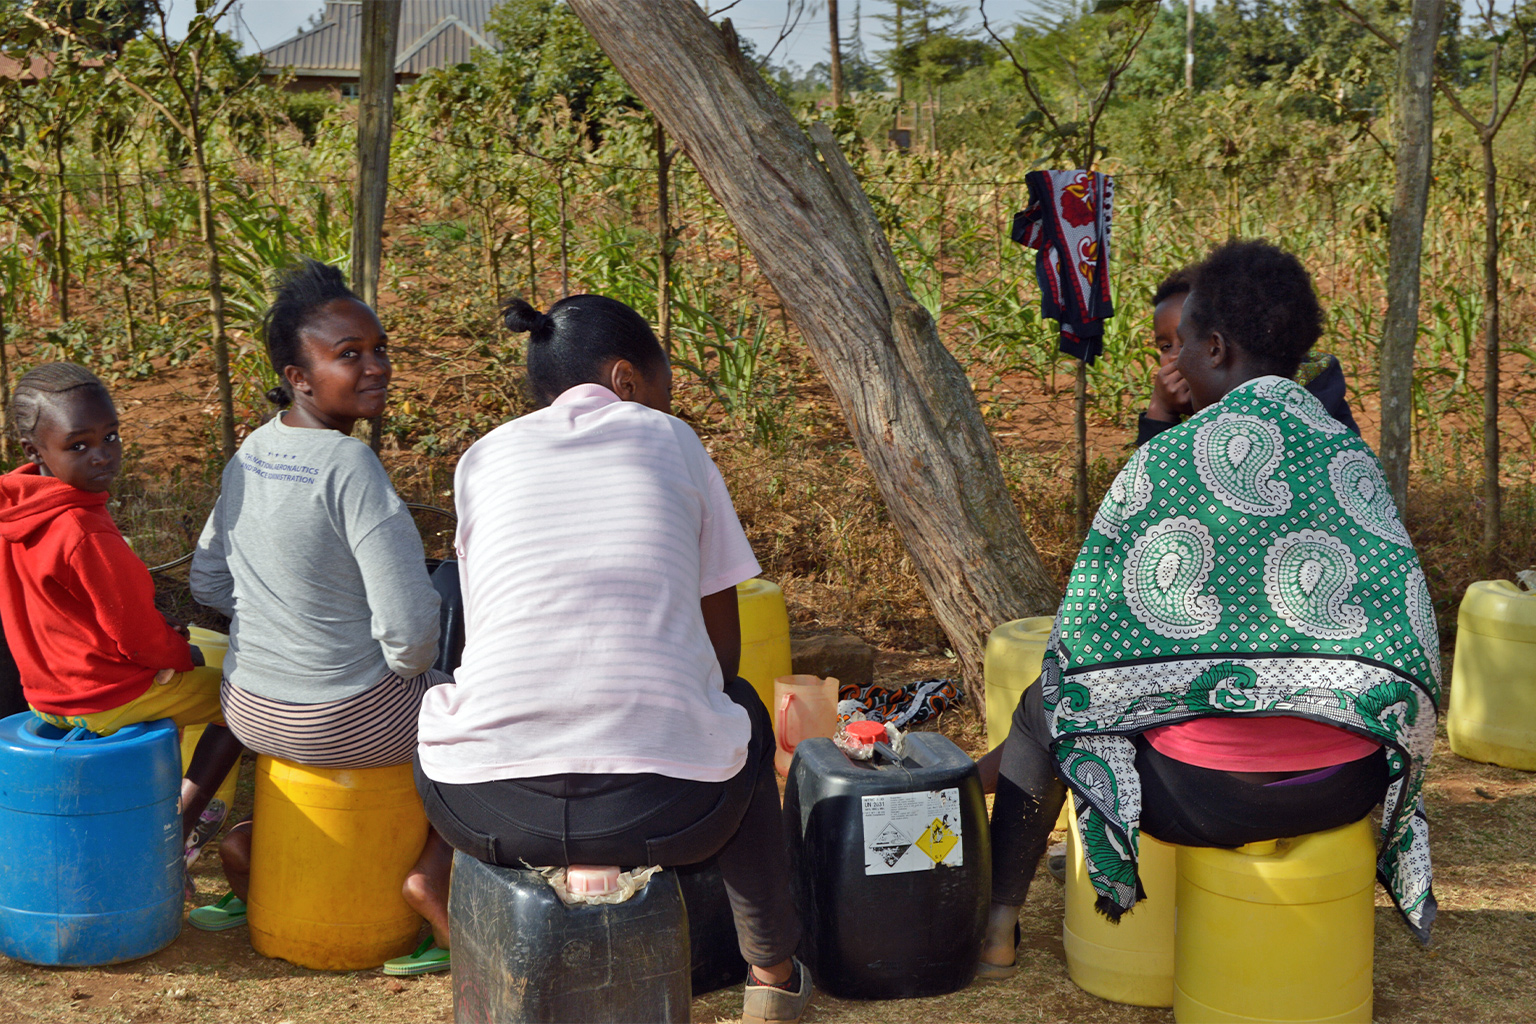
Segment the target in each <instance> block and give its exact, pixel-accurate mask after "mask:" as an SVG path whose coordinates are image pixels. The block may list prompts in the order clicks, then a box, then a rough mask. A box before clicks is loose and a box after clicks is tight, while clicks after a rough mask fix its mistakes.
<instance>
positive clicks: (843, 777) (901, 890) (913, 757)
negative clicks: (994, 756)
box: [455, 732, 992, 999]
mask: <svg viewBox="0 0 1536 1024" xmlns="http://www.w3.org/2000/svg"><path fill="white" fill-rule="evenodd" d="M904 755H905V756H903V757H897V756H896V755H895V754H894V753H893V752H892V751H891V749H890V748H889V747H887V746H886V745H885V744H883V743H882V744H877V745H876V753H875V756H874V758H873V759H872V760H870V761H855V760H851V759H850V758H849V757H848V756H847V755H846V754H844V753H843V752H842V751H841V750H839V749H838V748H837V747H836V746H835V745H834V744H833V743H832V741H831V740H829V739H823V738H819V737H818V738H814V739H807V740H802V741H801V742H800V744H799V746H797V747H796V748H795V759H794V761H793V763H791V765H790V767H789V782H788V785H787V788H786V789H785V792H784V822H785V828H786V829H788V831H789V846H790V877H791V879H792V881H793V885H794V894H795V904H796V907H797V908H798V910H799V911H800V920H801V922H802V923H803V924H804V926H805V938H804V940H803V941H802V943H801V959H803V960H804V961H805V962H806V963H807V964H808V965H809V966H810V968H811V976H812V977H814V978H815V979H816V984H817V986H818V987H821V988H825V989H826V991H828V992H830V993H831V994H832V995H835V996H841V997H843V998H847V999H902V998H907V997H912V996H937V995H943V994H945V993H948V992H954V991H957V990H959V989H962V988H964V987H965V986H966V985H968V984H970V982H971V979H972V977H974V975H975V973H976V959H977V957H978V955H979V954H980V952H981V940H982V936H983V932H984V929H985V927H986V920H987V908H988V905H989V904H990V902H991V899H992V844H991V839H990V836H989V833H988V830H987V805H986V799H985V797H983V795H982V792H981V779H980V777H979V776H978V775H977V773H976V764H975V762H974V761H972V760H971V759H970V758H969V757H966V756H965V753H964V752H963V751H961V750H960V748H959V747H957V746H955V744H954V743H953V742H951V741H950V740H949V738H948V737H945V736H942V735H940V734H938V733H933V732H913V733H908V734H907V736H906V747H905V750H904ZM455 941H457V940H455Z"/></svg>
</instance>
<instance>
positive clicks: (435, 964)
mask: <svg viewBox="0 0 1536 1024" xmlns="http://www.w3.org/2000/svg"><path fill="white" fill-rule="evenodd" d="M448 966H449V965H448V950H446V949H441V948H439V947H438V945H437V940H436V939H434V938H432V937H431V936H430V935H429V936H427V938H426V939H425V940H423V941H422V944H421V945H419V946H417V947H416V952H414V953H411V954H410V955H409V956H397V957H395V958H394V959H393V960H386V961H384V973H385V974H394V975H397V976H400V977H408V976H410V975H412V974H432V973H434V972H436V971H446V970H447V969H448Z"/></svg>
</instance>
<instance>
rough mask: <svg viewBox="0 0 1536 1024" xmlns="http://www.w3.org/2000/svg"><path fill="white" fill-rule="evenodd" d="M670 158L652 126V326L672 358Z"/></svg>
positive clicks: (659, 130)
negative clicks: (655, 243) (657, 329)
mask: <svg viewBox="0 0 1536 1024" xmlns="http://www.w3.org/2000/svg"><path fill="white" fill-rule="evenodd" d="M671 167H672V155H671V154H670V153H668V152H667V130H666V129H665V128H663V127H662V126H661V122H660V121H657V122H656V221H657V223H656V233H657V235H658V236H659V238H660V242H661V244H660V245H659V246H658V247H657V250H656V324H657V326H659V327H660V328H661V346H662V348H664V349H666V350H667V355H668V356H670V355H671V354H672V205H671V204H672V185H671V181H670V179H669V177H668V174H669V172H670V170H671Z"/></svg>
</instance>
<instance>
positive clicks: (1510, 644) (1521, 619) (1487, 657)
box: [1445, 580, 1536, 772]
mask: <svg viewBox="0 0 1536 1024" xmlns="http://www.w3.org/2000/svg"><path fill="white" fill-rule="evenodd" d="M1445 731H1446V732H1447V733H1449V734H1450V739H1451V749H1452V750H1454V751H1455V752H1456V753H1458V754H1460V755H1461V756H1462V757H1465V758H1467V759H1468V760H1471V761H1483V762H1486V763H1489V764H1500V765H1503V766H1504V767H1506V768H1518V769H1520V770H1521V771H1527V772H1529V771H1536V593H1532V592H1531V591H1528V590H1521V589H1520V588H1519V587H1517V586H1515V585H1514V584H1513V583H1510V582H1509V581H1508V580H1483V581H1482V582H1480V583H1474V584H1472V585H1471V586H1470V587H1468V588H1467V593H1466V596H1464V597H1463V598H1462V599H1461V611H1460V613H1459V614H1458V615H1457V617H1456V660H1455V661H1454V662H1453V663H1452V668H1451V702H1450V709H1449V711H1448V712H1447V714H1446V716H1445Z"/></svg>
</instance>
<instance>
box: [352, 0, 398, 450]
mask: <svg viewBox="0 0 1536 1024" xmlns="http://www.w3.org/2000/svg"><path fill="white" fill-rule="evenodd" d="M401 6H402V5H401V4H400V3H399V2H397V0H363V9H362V25H361V31H362V57H361V66H360V69H359V75H358V100H357V196H356V202H355V203H354V204H353V213H352V285H353V287H354V288H356V289H357V294H358V297H359V298H361V299H362V300H363V301H364V302H366V303H367V304H368V305H370V306H372V307H374V308H375V309H377V308H378V304H379V270H380V265H381V264H382V263H383V259H384V208H385V204H386V201H387V200H388V198H389V140H390V135H391V133H392V130H393V127H394V117H395V44H396V41H397V39H398V38H399V35H400V8H401ZM383 436H384V424H383V418H382V417H377V416H376V417H374V418H373V419H371V420H369V421H368V443H369V446H370V447H372V448H373V450H374V451H375V452H377V451H378V450H379V447H380V444H381V443H382V441H383Z"/></svg>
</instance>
